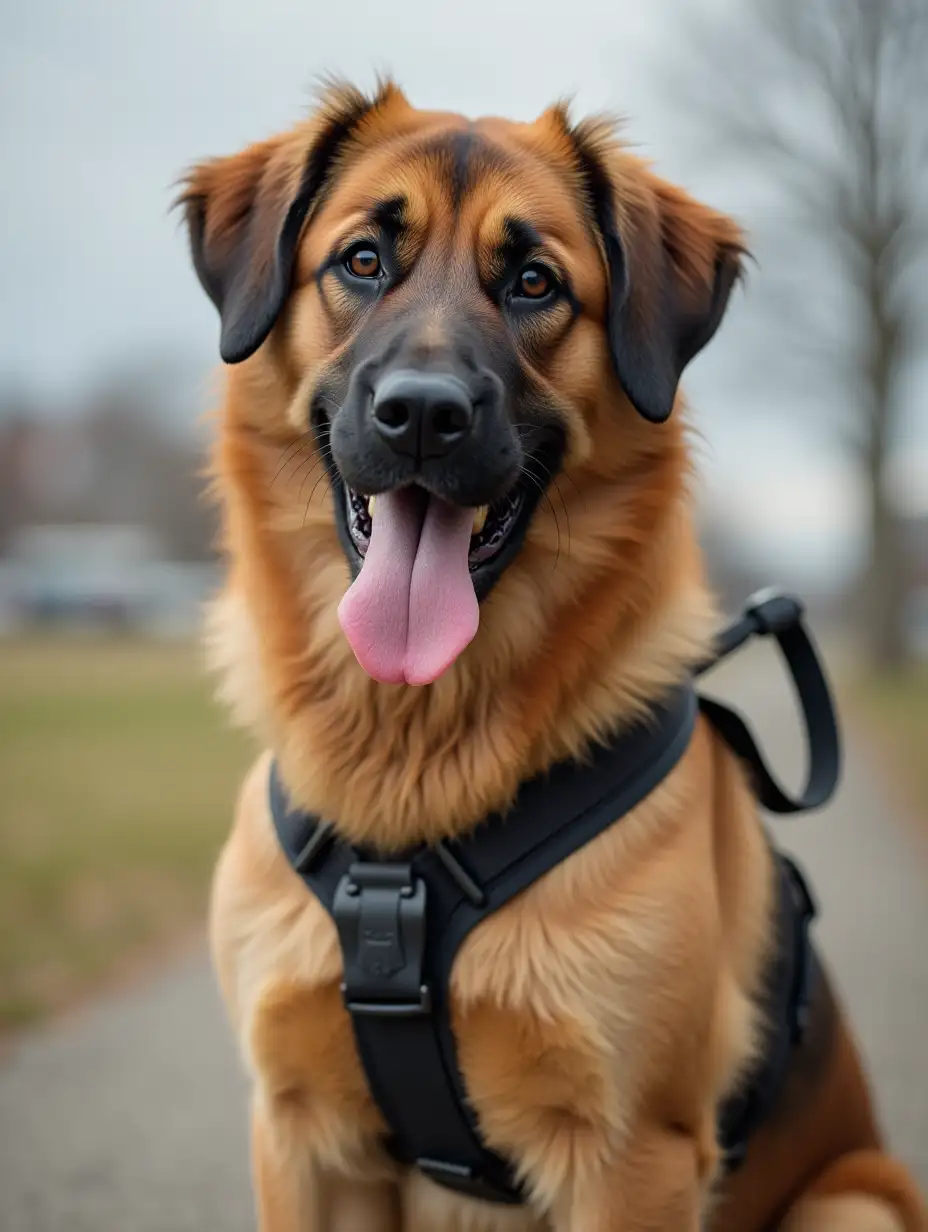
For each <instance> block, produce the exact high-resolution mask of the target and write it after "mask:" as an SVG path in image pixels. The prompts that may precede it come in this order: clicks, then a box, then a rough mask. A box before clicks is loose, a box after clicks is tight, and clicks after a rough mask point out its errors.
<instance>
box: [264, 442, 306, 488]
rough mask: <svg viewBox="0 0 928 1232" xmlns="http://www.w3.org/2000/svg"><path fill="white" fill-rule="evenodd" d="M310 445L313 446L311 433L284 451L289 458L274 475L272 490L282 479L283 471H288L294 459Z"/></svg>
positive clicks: (271, 484) (292, 443) (285, 459)
mask: <svg viewBox="0 0 928 1232" xmlns="http://www.w3.org/2000/svg"><path fill="white" fill-rule="evenodd" d="M307 438H308V439H307ZM310 444H312V434H311V433H309V432H306V433H304V434H303V436H301V437H299V439H298V440H296V441H291V442H290V444H289V445H288V446H287V448H286V449H285V450H284V453H285V454H286V455H287V456H286V457H285V458H284V460H283V462H282V463H281V464H280V466H279V468H278V470H277V472H276V474H275V475H274V478H273V479H272V480H271V483H270V486H271V487H272V488H273V486H274V484H275V483H276V482H277V480H278V479H279V478H280V476H281V474H282V473H283V471H284V470H286V468H287V466H289V464H290V463H291V462H292V461H293V459H294V457H296V456H297V455H298V454H300V453H301V452H302V450H304V449H305V448H306V446H307V445H310Z"/></svg>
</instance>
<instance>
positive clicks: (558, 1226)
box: [552, 1129, 705, 1232]
mask: <svg viewBox="0 0 928 1232" xmlns="http://www.w3.org/2000/svg"><path fill="white" fill-rule="evenodd" d="M575 1159H576V1161H577V1162H578V1163H579V1162H580V1159H581V1156H580V1155H579V1154H577V1155H575ZM703 1171H704V1169H703V1167H702V1166H701V1164H700V1151H699V1148H698V1145H697V1143H696V1141H695V1140H694V1139H693V1138H692V1137H690V1136H689V1135H687V1134H684V1133H682V1132H680V1133H677V1132H675V1131H673V1130H663V1129H660V1130H659V1129H655V1130H652V1131H649V1132H646V1133H640V1134H638V1135H636V1137H635V1138H634V1140H633V1142H632V1144H631V1145H630V1148H629V1149H628V1150H627V1151H625V1152H622V1153H621V1154H620V1155H617V1156H616V1157H615V1158H613V1159H611V1160H608V1161H597V1162H596V1163H592V1164H591V1166H584V1165H581V1166H580V1167H574V1168H572V1169H571V1170H570V1175H569V1177H567V1178H565V1185H564V1189H563V1192H562V1193H561V1194H560V1195H559V1196H558V1199H557V1200H556V1202H555V1206H554V1211H553V1219H552V1222H553V1225H554V1228H555V1230H556V1232H699V1229H700V1228H701V1227H702V1214H703V1203H704V1198H705V1183H704V1179H703V1177H702V1176H701V1174H702V1173H703Z"/></svg>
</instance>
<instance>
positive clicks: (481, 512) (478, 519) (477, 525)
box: [471, 505, 490, 535]
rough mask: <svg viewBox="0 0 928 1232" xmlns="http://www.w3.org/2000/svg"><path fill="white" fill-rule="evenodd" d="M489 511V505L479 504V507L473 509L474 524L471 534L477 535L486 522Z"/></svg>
mask: <svg viewBox="0 0 928 1232" xmlns="http://www.w3.org/2000/svg"><path fill="white" fill-rule="evenodd" d="M489 512H490V506H489V505H481V506H480V508H479V509H475V510H474V526H473V530H472V531H471V534H473V535H479V534H480V532H481V531H482V530H483V528H484V526H486V524H487V514H488V513H489Z"/></svg>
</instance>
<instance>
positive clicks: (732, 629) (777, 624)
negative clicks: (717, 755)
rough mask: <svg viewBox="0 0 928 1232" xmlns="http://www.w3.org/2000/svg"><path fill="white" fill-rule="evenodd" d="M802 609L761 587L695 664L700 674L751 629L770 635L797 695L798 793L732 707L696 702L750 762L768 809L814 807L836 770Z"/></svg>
mask: <svg viewBox="0 0 928 1232" xmlns="http://www.w3.org/2000/svg"><path fill="white" fill-rule="evenodd" d="M802 615H803V609H802V604H801V603H800V602H799V600H798V599H795V598H793V596H791V595H782V594H779V593H778V592H776V591H761V592H760V593H759V594H757V595H755V596H753V598H752V599H750V600H749V601H748V604H747V606H746V607H745V610H744V615H743V616H742V617H741V618H740V619H739V620H736V621H735V622H734V624H731V625H729V626H728V628H727V629H725V630H724V631H723V632H722V634H721V635H720V636H719V638H718V641H717V643H716V652H715V655H714V656H713V657H712V658H711V659H710V660H708V661H707V662H706V663H703V664H701V665H700V666H699V667H698V668H697V670H696V675H697V676H698V675H701V674H702V673H703V672H705V671H707V670H708V669H709V668H711V667H714V666H715V664H716V663H718V662H719V661H720V660H721V659H724V658H726V657H727V656H728V655H730V654H731V653H732V652H733V651H735V650H737V649H738V648H739V647H740V646H743V645H744V643H745V642H746V641H748V639H749V638H751V637H754V636H755V635H758V634H759V635H761V636H772V637H774V638H775V639H776V642H777V645H778V646H779V648H780V651H781V653H782V655H783V658H784V659H785V661H786V666H787V667H788V668H789V674H790V677H791V679H792V681H793V685H794V686H795V689H796V693H797V696H798V698H799V706H800V709H801V710H802V717H803V722H804V723H805V730H806V743H807V746H808V750H809V767H808V774H807V779H806V785H805V787H804V789H803V791H802V792H801V794H800V795H799V796H791V795H789V794H788V793H787V792H786V791H784V790H783V788H782V787H781V786H780V785H779V783H778V782H777V781H776V779H774V777H773V775H772V774H771V773H770V771H769V770H768V769H767V766H766V764H765V762H764V759H763V757H762V756H761V753H760V750H759V749H758V747H757V743H756V741H755V740H754V737H753V736H752V735H751V732H750V730H749V728H748V726H747V723H746V722H745V720H744V719H743V718H742V716H741V715H740V714H739V713H738V712H737V711H736V710H733V709H731V708H730V707H728V706H723V705H722V704H721V703H720V702H717V701H714V700H713V699H712V698H709V697H700V699H699V707H700V709H701V710H702V712H703V714H704V715H705V716H706V718H707V719H708V720H709V721H710V722H711V723H712V726H713V727H714V728H715V729H716V731H717V732H718V733H719V735H720V736H721V737H722V739H723V740H724V741H725V743H726V744H727V745H728V746H729V747H730V748H731V749H732V751H733V752H735V753H737V755H738V756H739V757H740V758H741V759H742V760H743V761H745V762H747V764H748V765H749V766H750V768H751V772H752V777H753V785H754V790H755V793H756V795H757V798H758V800H759V801H760V803H761V804H762V805H763V806H764V808H766V809H769V810H770V812H772V813H800V812H806V811H808V810H809V809H815V808H819V807H820V806H821V805H823V804H824V803H825V802H826V801H827V800H828V799H829V798H830V796H831V795H832V793H833V792H834V789H835V786H836V785H837V782H838V778H839V775H840V772H841V755H840V750H839V745H838V725H837V722H836V720H835V712H834V705H833V703H832V700H831V693H830V691H829V688H828V681H827V680H826V678H825V673H824V672H823V670H822V665H821V662H820V661H819V658H818V655H817V653H816V650H815V647H814V645H813V643H812V639H811V637H810V636H809V633H808V631H807V629H806V627H805V625H804V624H803V623H802Z"/></svg>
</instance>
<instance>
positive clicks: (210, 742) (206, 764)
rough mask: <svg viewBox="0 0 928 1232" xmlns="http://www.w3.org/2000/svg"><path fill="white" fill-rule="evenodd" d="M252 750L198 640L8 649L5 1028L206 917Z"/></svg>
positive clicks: (1, 748)
mask: <svg viewBox="0 0 928 1232" xmlns="http://www.w3.org/2000/svg"><path fill="white" fill-rule="evenodd" d="M250 755H251V750H250V745H249V742H248V741H247V739H246V738H245V737H244V736H243V735H240V734H238V733H236V732H233V731H231V730H230V729H229V726H228V723H227V721H226V719H225V716H224V715H223V714H222V712H221V711H220V710H219V709H218V707H216V706H215V705H214V703H213V702H212V700H211V696H210V688H209V682H208V681H207V680H206V678H205V676H204V672H203V670H202V667H201V663H200V656H199V653H198V651H197V650H196V649H195V648H193V647H187V646H184V647H178V646H166V645H149V644H146V643H139V642H134V641H130V640H126V641H114V642H96V641H83V640H74V641H62V640H39V639H34V640H27V641H23V640H15V641H12V642H6V643H2V642H0V1030H2V1029H3V1028H10V1027H12V1026H15V1025H18V1024H22V1023H24V1022H28V1021H32V1020H34V1019H36V1018H38V1017H41V1016H43V1015H45V1014H47V1013H48V1012H49V1011H51V1010H54V1009H56V1008H59V1007H60V1006H62V1005H64V1004H65V1003H67V1002H68V1001H70V1000H72V999H73V998H74V997H76V996H79V995H81V994H83V993H84V992H86V991H87V990H88V989H89V988H92V987H93V986H95V985H98V984H100V983H101V982H103V981H105V980H106V979H108V978H111V977H113V976H114V975H116V974H118V973H121V972H123V971H126V970H129V969H131V967H132V966H133V965H135V964H137V963H138V961H139V959H140V958H142V957H143V956H145V955H146V954H151V953H152V952H154V951H156V950H157V949H158V948H159V947H161V946H163V945H165V944H166V943H168V942H170V941H172V940H174V939H176V938H177V937H179V936H181V935H182V934H184V933H185V932H187V931H189V930H190V928H191V926H192V925H193V924H195V923H196V922H197V921H198V920H200V919H201V918H202V915H203V910H204V906H205V902H206V893H207V887H208V883H209V877H210V872H211V869H212V865H213V863H214V860H215V858H216V854H217V851H218V849H219V845H220V843H221V842H222V839H223V836H224V834H225V833H226V832H227V830H228V827H229V824H230V815H231V809H232V805H233V800H234V796H235V792H236V789H237V786H238V783H239V781H240V779H241V776H242V773H243V771H244V769H245V767H246V766H247V763H248V760H249V757H250Z"/></svg>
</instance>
